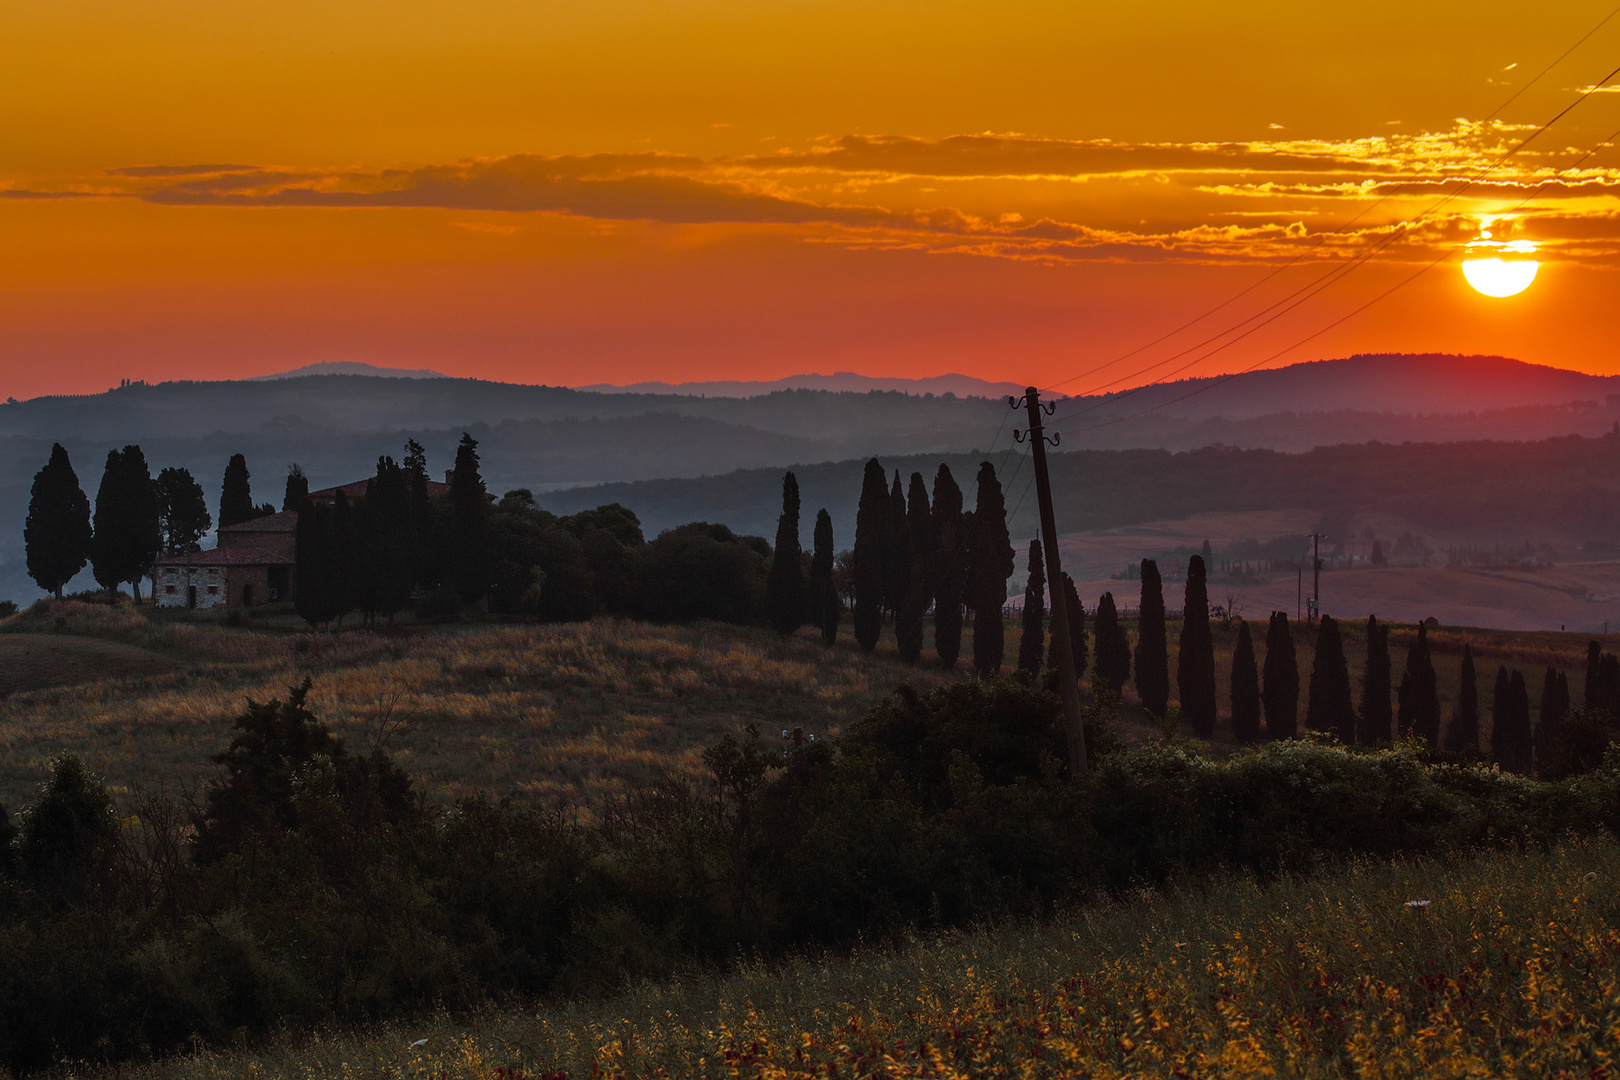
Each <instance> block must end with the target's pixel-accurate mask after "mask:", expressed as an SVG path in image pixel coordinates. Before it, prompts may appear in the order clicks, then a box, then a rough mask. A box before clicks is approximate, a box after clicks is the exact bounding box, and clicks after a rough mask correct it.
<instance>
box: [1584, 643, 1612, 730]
mask: <svg viewBox="0 0 1620 1080" xmlns="http://www.w3.org/2000/svg"><path fill="white" fill-rule="evenodd" d="M1602 661H1603V646H1602V645H1599V644H1598V643H1597V642H1595V641H1588V642H1587V643H1586V685H1585V686H1584V687H1583V688H1582V693H1581V705H1582V706H1583V707H1584V708H1585V709H1586V711H1587V712H1597V711H1600V710H1601V711H1603V712H1608V711H1609V704H1608V702H1606V701H1604V700H1602V699H1603V690H1602V686H1601V684H1600V683H1599V681H1598V671H1599V668H1600V666H1601V664H1602Z"/></svg>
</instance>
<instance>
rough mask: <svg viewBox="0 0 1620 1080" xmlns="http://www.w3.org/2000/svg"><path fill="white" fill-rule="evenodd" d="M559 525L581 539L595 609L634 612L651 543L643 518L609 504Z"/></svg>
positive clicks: (574, 516)
mask: <svg viewBox="0 0 1620 1080" xmlns="http://www.w3.org/2000/svg"><path fill="white" fill-rule="evenodd" d="M557 523H558V525H560V526H561V527H562V528H563V529H565V530H566V531H567V532H568V533H570V534H571V535H572V536H573V537H574V539H575V540H577V541H579V545H580V547H581V548H582V549H583V551H584V556H585V562H586V564H587V566H588V568H589V571H590V578H591V589H592V592H594V593H595V604H594V610H598V611H609V612H612V613H613V614H615V615H620V614H628V613H629V612H631V611H633V610H634V609H635V606H636V602H637V594H638V593H639V591H640V589H641V576H642V558H643V556H644V555H645V554H646V546H647V542H646V540H645V539H643V537H642V532H641V519H639V518H638V517H636V515H635V514H634V513H633V512H632V511H631V510H630V509H629V508H628V507H625V506H621V505H619V504H618V503H606V504H604V505H602V506H598V507H595V508H594V509H591V510H581V511H580V512H579V513H577V514H570V515H569V516H567V517H564V518H559V519H558V522H557Z"/></svg>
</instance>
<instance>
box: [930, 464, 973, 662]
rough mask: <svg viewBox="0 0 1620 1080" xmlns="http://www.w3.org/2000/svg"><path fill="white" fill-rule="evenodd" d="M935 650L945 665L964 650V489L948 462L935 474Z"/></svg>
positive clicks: (933, 509) (965, 555)
mask: <svg viewBox="0 0 1620 1080" xmlns="http://www.w3.org/2000/svg"><path fill="white" fill-rule="evenodd" d="M931 513H932V518H933V528H932V529H931V530H930V531H931V532H932V534H933V545H932V546H933V551H934V652H935V653H937V654H938V655H939V659H940V661H941V662H942V663H943V664H944V665H945V666H946V667H953V666H955V664H956V658H957V657H958V656H960V655H961V653H962V605H963V598H964V596H965V593H966V589H967V534H966V531H965V525H966V522H965V521H964V519H963V516H962V489H961V488H960V487H958V486H957V483H956V479H955V478H954V477H952V476H951V470H950V467H949V466H948V465H941V466H940V467H939V472H938V473H936V474H935V475H934V499H933V507H932V511H931Z"/></svg>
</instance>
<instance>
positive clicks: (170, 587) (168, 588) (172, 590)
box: [163, 585, 178, 595]
mask: <svg viewBox="0 0 1620 1080" xmlns="http://www.w3.org/2000/svg"><path fill="white" fill-rule="evenodd" d="M163 591H164V592H166V593H169V594H171V595H172V594H173V593H175V592H177V591H178V590H177V589H176V588H175V587H174V586H173V585H165V586H163Z"/></svg>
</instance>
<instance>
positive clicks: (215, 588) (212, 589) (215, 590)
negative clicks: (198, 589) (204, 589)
mask: <svg viewBox="0 0 1620 1080" xmlns="http://www.w3.org/2000/svg"><path fill="white" fill-rule="evenodd" d="M208 591H209V592H211V593H218V592H219V586H218V585H210V586H208Z"/></svg>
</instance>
